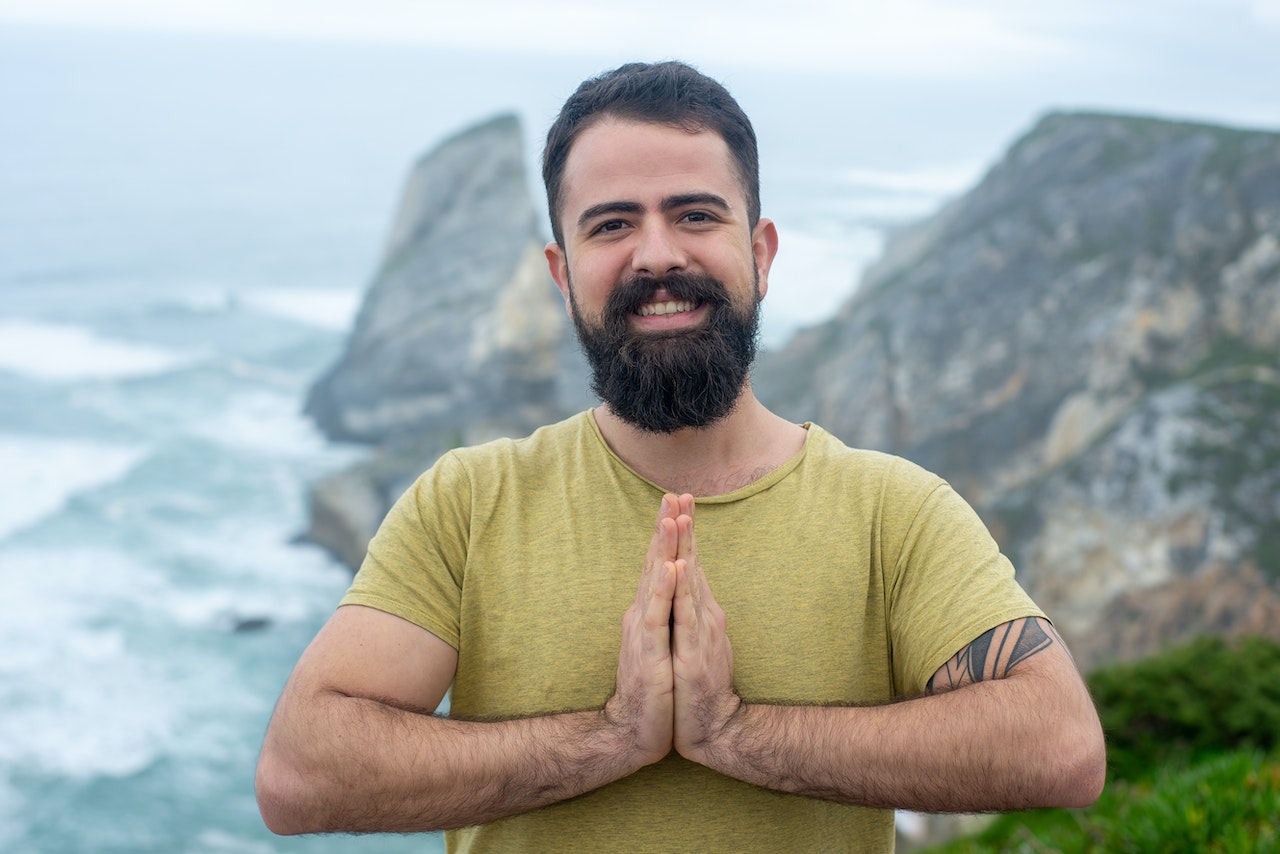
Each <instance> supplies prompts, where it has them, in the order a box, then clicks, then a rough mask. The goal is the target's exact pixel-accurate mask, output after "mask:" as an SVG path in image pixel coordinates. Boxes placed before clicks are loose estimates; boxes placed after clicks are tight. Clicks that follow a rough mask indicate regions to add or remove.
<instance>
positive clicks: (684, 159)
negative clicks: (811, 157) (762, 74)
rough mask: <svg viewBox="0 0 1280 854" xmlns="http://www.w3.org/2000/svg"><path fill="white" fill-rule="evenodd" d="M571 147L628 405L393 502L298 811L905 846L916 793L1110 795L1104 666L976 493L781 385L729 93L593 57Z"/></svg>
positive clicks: (314, 681) (391, 826) (303, 777)
mask: <svg viewBox="0 0 1280 854" xmlns="http://www.w3.org/2000/svg"><path fill="white" fill-rule="evenodd" d="M543 177H544V180H545V182H546V186H547V198H548V204H549V209H550V215H551V222H552V231H553V235H554V240H553V241H552V243H550V244H549V245H548V246H547V249H546V256H547V260H548V264H549V266H550V270H551V275H552V277H553V278H554V279H555V281H556V284H557V285H558V287H559V288H560V291H561V292H562V294H563V295H564V297H565V303H566V308H567V311H568V313H569V315H570V317H571V318H572V319H573V322H574V325H575V328H576V329H577V331H578V335H579V338H580V340H581V342H582V346H583V349H584V351H585V352H586V354H587V356H588V358H589V360H590V362H591V366H592V382H593V387H594V390H595V391H596V393H597V394H598V395H599V397H600V399H601V404H600V406H598V407H596V408H595V409H593V410H591V411H589V412H585V413H581V414H579V415H577V416H575V417H573V418H570V419H568V420H566V421H564V422H561V423H559V424H554V425H551V426H548V427H544V428H542V429H540V430H538V431H536V432H535V433H534V434H533V435H531V436H529V437H527V438H524V439H520V440H515V441H512V440H502V441H498V442H494V443H490V444H488V445H483V446H480V447H475V448H465V449H459V450H456V451H452V452H450V453H449V454H446V455H445V456H444V457H442V458H441V459H440V460H439V461H438V462H437V463H436V464H435V465H434V466H433V467H432V468H431V469H430V470H429V471H427V472H426V473H424V474H423V475H422V477H421V478H419V479H418V481H417V482H416V483H415V484H414V486H413V487H412V488H411V489H409V491H408V492H407V493H406V494H405V495H404V496H403V497H402V498H401V499H400V501H399V502H398V503H397V504H396V506H395V507H394V508H393V509H392V510H391V512H390V513H389V514H388V516H387V519H386V520H385V522H384V523H383V526H382V528H381V529H380V530H379V532H378V534H377V536H376V537H375V539H374V540H373V542H372V543H371V544H370V547H369V554H368V556H367V558H366V560H365V562H364V564H363V566H362V567H361V569H360V572H359V574H358V575H357V576H356V578H355V580H354V582H353V583H352V586H351V589H350V590H349V591H348V593H347V595H346V597H345V598H344V599H343V602H342V604H341V606H340V607H339V608H338V610H337V611H336V612H335V614H334V615H333V617H332V618H331V619H330V621H329V622H328V624H327V625H326V626H325V627H324V629H322V630H321V632H320V633H319V635H318V636H317V637H316V639H315V641H313V643H312V644H311V646H310V647H309V648H308V649H307V651H306V653H305V654H304V655H303V657H302V659H301V660H300V661H299V663H298V666H297V668H296V669H295V671H294V674H293V676H292V677H291V678H290V680H289V683H288V684H287V685H286V687H285V689H284V693H283V695H282V697H281V700H280V703H279V705H278V706H277V709H276V712H275V714H274V716H273V719H272V722H271V725H270V727H269V729H268V732H267V737H266V741H265V743H264V746H263V751H262V755H261V758H260V761H259V767H258V779H257V789H258V798H259V804H260V806H261V809H262V813H263V816H264V818H265V820H266V822H267V824H268V826H269V827H271V829H272V830H274V831H276V832H278V833H314V832H326V831H346V832H366V831H397V832H414V831H424V830H434V829H440V828H445V829H448V830H449V832H448V833H447V834H446V837H447V840H448V845H449V848H450V850H453V851H552V850H554V851H591V852H599V851H628V852H636V851H670V850H688V851H768V852H777V851H791V850H805V851H809V850H812V851H859V852H866V851H877V852H881V851H891V850H892V849H893V809H894V808H906V809H912V810H921V811H966V812H968V811H978V810H999V809H1011V808H1025V807H1036V806H1049V805H1063V806H1081V805H1085V804H1088V803H1091V802H1092V801H1093V800H1094V799H1095V798H1096V797H1097V795H1098V793H1099V792H1100V790H1101V787H1102V784H1103V777H1104V766H1105V756H1104V750H1103V743H1102V736H1101V730H1100V727H1099V724H1098V719H1097V716H1096V714H1095V712H1094V709H1093V705H1092V703H1091V701H1090V698H1089V695H1088V692H1087V690H1086V689H1085V687H1084V685H1083V682H1082V680H1081V679H1080V676H1079V674H1078V672H1077V670H1076V668H1075V666H1074V664H1073V663H1072V660H1071V657H1070V655H1069V653H1068V652H1067V649H1066V647H1065V646H1064V645H1063V643H1062V641H1061V639H1060V638H1059V637H1058V635H1057V634H1056V632H1055V631H1054V629H1053V627H1052V626H1051V624H1050V623H1049V622H1048V621H1047V619H1046V618H1045V615H1044V613H1043V612H1042V611H1041V610H1040V609H1039V608H1038V607H1036V605H1035V604H1034V603H1033V602H1031V600H1030V599H1029V598H1028V597H1027V596H1026V594H1025V593H1024V592H1023V591H1022V590H1021V588H1020V587H1019V586H1018V585H1017V584H1016V582H1015V581H1014V577H1013V568H1012V567H1011V566H1010V565H1009V562H1008V561H1007V560H1006V559H1005V558H1004V557H1003V556H1002V555H1001V554H1000V552H999V549H998V548H997V546H996V544H995V543H994V542H993V541H992V539H991V537H990V535H989V534H988V533H987V531H986V530H985V528H984V527H983V526H982V524H981V523H980V522H979V521H978V519H977V517H976V515H975V514H974V513H973V511H972V510H971V509H970V508H969V507H968V506H967V505H966V504H965V503H964V502H963V501H962V500H961V499H960V498H959V497H958V496H957V495H956V494H955V493H954V492H953V491H952V490H951V489H950V488H949V487H948V485H947V484H946V483H945V482H943V481H942V480H941V479H939V478H937V477H936V476H934V475H931V474H929V473H927V472H925V471H923V470H921V469H919V468H918V467H916V466H914V465H912V464H911V463H909V462H907V461H905V460H902V459H899V458H896V457H892V456H888V455H885V454H879V453H874V452H869V451H860V450H855V449H851V448H848V447H846V446H845V445H844V444H842V443H841V442H840V441H839V440H837V439H835V438H834V437H833V436H832V435H830V434H829V433H826V432H825V431H823V430H822V429H821V428H820V427H819V426H817V425H815V424H793V423H791V422H788V421H786V420H784V419H782V418H780V417H778V416H777V415H775V414H774V413H772V412H770V411H769V410H768V409H766V408H765V407H764V406H763V405H762V404H761V403H760V402H759V401H758V400H757V399H756V397H755V396H754V394H753V393H752V391H751V385H750V377H749V368H750V365H751V362H752V359H753V357H754V355H755V343H756V335H757V318H758V306H759V303H760V301H761V300H762V299H763V298H764V297H765V295H766V294H767V292H768V287H769V269H770V266H771V264H772V262H773V258H774V255H775V253H776V252H777V248H778V235H777V229H776V228H775V226H774V224H773V223H772V222H770V221H769V220H768V219H766V218H762V217H761V216H760V203H759V179H758V166H757V154H756V142H755V134H754V131H753V130H752V128H751V124H750V122H749V121H748V119H747V117H746V116H745V115H744V114H743V113H742V111H741V109H740V108H739V107H738V105H737V103H736V102H735V101H734V100H733V98H732V97H731V96H730V95H729V93H728V92H726V91H725V90H724V88H723V87H722V86H721V85H720V84H718V83H716V82H715V81H713V80H710V79H709V78H707V77H705V76H703V75H702V74H700V73H698V72H696V71H695V70H693V69H692V68H689V67H688V66H686V65H683V64H680V63H659V64H656V65H641V64H631V65H625V66H622V67H621V68H618V69H616V70H615V71H612V72H609V73H607V74H604V75H602V76H600V77H598V78H593V79H591V80H588V81H586V82H585V83H583V84H582V86H580V87H579V89H578V90H577V91H576V92H575V93H574V95H573V96H572V97H570V99H569V100H568V102H566V104H565V106H564V108H563V109H562V111H561V113H560V116H559V118H558V119H557V121H556V122H555V124H554V125H553V127H552V128H551V131H550V132H549V134H548V139H547V147H546V152H545V155H544V166H543ZM695 496H696V498H695ZM695 505H696V508H697V510H696V518H697V522H696V532H697V533H696V536H695V521H694V520H695ZM450 687H452V693H451V703H450V714H449V716H448V717H443V716H435V715H433V714H432V712H433V711H434V710H435V709H436V707H437V705H438V704H439V703H440V701H441V699H442V698H443V697H444V695H445V692H446V690H449V689H450Z"/></svg>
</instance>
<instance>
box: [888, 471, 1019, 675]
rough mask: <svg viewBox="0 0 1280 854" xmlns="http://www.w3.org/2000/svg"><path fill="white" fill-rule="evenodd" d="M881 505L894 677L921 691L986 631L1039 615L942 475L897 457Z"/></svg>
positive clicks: (996, 548)
mask: <svg viewBox="0 0 1280 854" xmlns="http://www.w3.org/2000/svg"><path fill="white" fill-rule="evenodd" d="M884 502H885V503H884V510H883V511H882V514H883V515H882V523H881V524H882V532H881V533H882V545H883V547H884V548H883V552H882V566H881V570H882V571H883V572H884V573H885V574H886V589H887V591H888V598H889V632H890V642H891V643H892V645H893V662H894V665H893V666H894V674H893V675H894V682H895V684H896V686H897V690H898V693H899V694H900V695H902V696H910V695H916V694H920V693H921V692H923V691H924V688H925V685H926V684H927V683H928V681H929V679H930V677H932V676H933V674H934V673H935V672H936V671H937V669H938V668H939V667H941V666H942V665H943V664H944V663H945V662H946V661H947V660H948V659H950V658H951V657H952V656H954V655H955V654H956V653H957V652H959V651H960V650H961V649H962V648H963V647H964V646H966V645H967V644H968V643H969V642H971V641H973V640H974V639H975V638H977V637H978V636H979V635H981V634H982V633H983V632H986V631H987V630H989V629H992V628H994V627H996V626H998V625H1000V624H1001V623H1006V622H1008V621H1010V620H1016V619H1018V618H1021V617H1029V616H1037V617H1043V616H1044V612H1043V611H1041V610H1040V609H1039V608H1038V607H1037V606H1036V604H1035V603H1034V602H1033V601H1032V600H1031V597H1029V596H1028V595H1027V594H1026V592H1025V591H1024V590H1023V589H1022V587H1021V586H1019V584H1018V582H1017V581H1016V580H1015V579H1014V569H1013V564H1011V563H1010V562H1009V560H1008V558H1006V557H1005V556H1004V555H1003V554H1001V552H1000V548H999V546H998V545H997V544H996V542H995V540H994V538H993V537H992V536H991V534H990V532H989V531H988V530H987V527H986V526H985V525H984V524H983V523H982V520H981V519H979V518H978V514H977V513H975V512H974V510H973V508H972V507H970V506H969V505H968V503H966V502H965V501H964V499H963V498H961V497H960V496H959V495H958V494H957V493H956V492H955V490H954V489H952V488H951V486H950V485H949V484H948V483H947V482H946V481H944V480H942V479H941V478H938V477H936V476H934V475H931V474H928V473H927V472H925V471H924V470H922V469H919V468H918V467H916V466H914V465H912V464H910V463H907V462H905V461H899V463H898V465H896V466H894V467H893V469H892V470H891V472H890V479H889V480H888V481H886V486H885V492H884Z"/></svg>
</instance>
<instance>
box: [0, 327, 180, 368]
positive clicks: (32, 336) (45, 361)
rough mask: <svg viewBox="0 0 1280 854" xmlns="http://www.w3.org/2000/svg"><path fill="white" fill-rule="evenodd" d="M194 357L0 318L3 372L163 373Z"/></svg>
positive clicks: (70, 329) (73, 329) (0, 365)
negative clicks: (0, 319)
mask: <svg viewBox="0 0 1280 854" xmlns="http://www.w3.org/2000/svg"><path fill="white" fill-rule="evenodd" d="M193 358H194V357H193V355H192V354H188V353H178V352H174V351H172V350H163V349H160V348H158V347H152V346H149V345H145V344H135V343H131V342H127V341H117V340H112V339H109V338H103V337H101V336H99V335H97V334H96V333H94V332H92V331H91V330H88V329H84V328H82V327H79V326H69V325H65V324H56V323H45V322H41V321H28V320H5V321H0V370H5V371H12V372H13V373H17V374H22V375H24V376H28V377H33V378H35V379H39V380H53V381H69V380H84V379H115V378H123V377H135V376H145V375H148V374H157V373H163V372H165V371H169V370H172V369H173V368H175V367H179V366H181V365H184V364H188V363H190V362H191V361H192V360H193Z"/></svg>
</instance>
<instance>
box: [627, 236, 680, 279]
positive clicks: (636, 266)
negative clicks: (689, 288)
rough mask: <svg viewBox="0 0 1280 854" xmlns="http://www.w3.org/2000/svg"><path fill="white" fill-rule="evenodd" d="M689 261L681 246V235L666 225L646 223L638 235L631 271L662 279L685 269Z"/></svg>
mask: <svg viewBox="0 0 1280 854" xmlns="http://www.w3.org/2000/svg"><path fill="white" fill-rule="evenodd" d="M688 264H689V259H688V257H687V256H686V254H685V251H684V248H683V247H682V246H681V245H680V240H679V235H677V234H676V233H675V231H674V230H673V229H672V228H671V227H670V226H669V225H668V224H666V223H646V224H645V225H644V226H643V227H642V228H641V229H640V230H639V234H638V235H637V240H636V245H635V252H634V253H633V254H632V256H631V271H632V272H633V273H636V274H647V275H650V276H652V277H654V278H658V279H660V278H662V277H663V276H665V275H667V274H668V273H673V272H676V271H679V270H683V269H685V267H687V266H688Z"/></svg>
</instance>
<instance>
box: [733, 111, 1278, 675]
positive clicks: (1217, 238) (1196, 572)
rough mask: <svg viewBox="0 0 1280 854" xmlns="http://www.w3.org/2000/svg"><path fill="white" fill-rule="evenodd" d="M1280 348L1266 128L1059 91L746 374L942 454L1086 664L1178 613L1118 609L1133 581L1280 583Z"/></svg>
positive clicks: (1193, 587) (1149, 584) (1161, 637)
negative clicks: (1031, 122)
mask: <svg viewBox="0 0 1280 854" xmlns="http://www.w3.org/2000/svg"><path fill="white" fill-rule="evenodd" d="M1277 368H1280V135H1277V134H1275V133H1266V132H1251V131H1242V130H1233V129H1227V128H1221V127H1211V126H1207V125H1198V124H1189V123H1181V122H1170V121H1160V120H1154V119H1144V118H1134V117H1125V116H1110V115H1096V114H1052V115H1049V116H1046V117H1045V118H1044V119H1042V120H1041V121H1040V122H1039V123H1038V124H1037V125H1036V126H1035V127H1034V128H1033V129H1032V130H1031V131H1030V132H1029V133H1028V134H1027V135H1026V136H1025V137H1023V138H1022V139H1021V140H1019V141H1018V142H1017V143H1016V144H1015V145H1014V146H1013V147H1012V148H1011V150H1010V151H1009V152H1008V154H1007V155H1006V156H1005V157H1004V158H1003V159H1002V160H1001V161H1000V162H999V163H997V164H996V165H995V166H994V167H993V168H992V169H991V170H990V172H989V173H988V174H987V175H986V177H985V178H984V179H983V180H982V181H981V182H980V184H979V185H978V186H977V187H975V188H974V189H973V190H971V191H970V192H968V193H966V194H965V195H964V196H962V197H961V198H959V199H957V200H955V201H954V202H952V203H951V204H949V205H948V206H947V207H946V208H944V209H943V210H942V211H941V212H940V213H939V214H938V215H936V216H935V217H933V218H931V219H929V220H927V221H925V222H923V223H921V224H919V225H918V226H915V227H913V228H911V229H909V230H907V231H905V232H903V233H901V234H898V235H896V236H894V237H893V238H892V239H891V240H890V241H889V243H888V245H887V247H886V251H885V253H884V256H883V258H882V259H881V260H880V261H879V262H878V263H877V264H876V265H875V266H874V267H872V268H871V269H870V270H869V271H868V272H867V274H866V276H865V277H864V279H863V282H862V285H861V288H860V290H859V291H858V293H857V294H855V296H854V297H853V298H852V299H851V300H850V301H849V302H848V303H847V304H845V305H844V306H843V307H842V308H841V310H840V312H839V314H838V316H837V317H836V318H834V319H833V320H831V321H829V322H827V323H824V324H820V325H818V326H815V327H813V328H810V329H808V330H805V331H804V332H803V333H802V334H800V335H798V336H796V338H795V339H794V340H793V341H791V342H790V343H789V344H788V346H786V347H785V348H783V349H782V350H781V351H779V352H777V353H774V354H768V355H767V356H766V358H765V359H764V360H763V361H762V363H761V365H760V366H759V368H758V370H757V371H756V375H755V376H756V382H755V385H756V390H757V392H758V393H759V394H760V396H761V397H762V399H764V400H765V402H766V403H768V404H770V405H771V406H773V407H774V408H776V409H777V410H778V411H779V412H781V413H782V414H784V415H787V416H789V417H792V418H796V419H803V418H812V419H814V420H816V421H818V422H820V423H822V424H823V425H824V426H825V427H827V429H829V430H831V431H832V432H834V433H836V434H837V435H839V436H840V437H841V438H843V439H844V440H845V441H846V442H849V443H850V444H855V445H862V446H864V447H874V448H879V449H883V450H887V451H890V452H893V453H898V454H901V455H903V456H906V457H908V458H910V459H913V460H916V461H917V462H919V463H921V464H922V465H925V466H926V467H928V468H930V469H932V470H934V471H936V472H938V473H939V474H941V475H943V476H944V477H946V478H948V479H949V480H950V481H951V482H952V483H953V484H954V485H955V486H956V487H957V489H958V490H959V491H960V492H961V493H962V494H964V495H965V496H966V497H967V498H968V499H969V500H970V501H971V502H973V503H974V504H975V506H976V507H977V509H978V510H979V512H980V513H981V514H982V515H983V516H984V517H985V518H986V519H987V521H988V523H989V524H990V525H991V526H992V528H993V530H994V531H995V533H996V534H997V538H998V539H999V540H1000V541H1001V543H1002V546H1003V547H1004V548H1005V550H1006V551H1007V552H1008V553H1009V554H1010V556H1011V557H1012V558H1013V560H1014V562H1015V564H1016V565H1017V566H1018V567H1019V572H1020V577H1021V579H1022V581H1023V583H1024V584H1025V585H1026V586H1027V588H1028V589H1029V591H1030V592H1031V593H1032V595H1033V596H1035V597H1036V598H1037V600H1039V601H1040V602H1041V604H1042V605H1043V606H1044V607H1045V608H1046V609H1047V610H1049V611H1050V613H1052V614H1053V615H1054V616H1055V618H1056V620H1057V622H1058V625H1059V628H1060V629H1061V630H1062V632H1063V634H1064V635H1065V636H1066V637H1067V639H1068V641H1069V642H1070V643H1071V645H1072V647H1073V649H1074V650H1075V651H1076V653H1077V657H1078V658H1079V659H1081V662H1082V663H1083V664H1086V665H1093V664H1098V663H1102V662H1105V661H1109V660H1113V659H1116V658H1130V657H1134V656H1137V655H1142V654H1147V653H1149V652H1151V651H1153V650H1154V649H1155V648H1157V647H1158V646H1159V644H1160V643H1161V642H1162V641H1166V640H1174V639H1176V638H1177V637H1181V636H1182V634H1181V633H1178V632H1174V631H1172V625H1171V623H1170V622H1169V621H1168V620H1164V619H1160V618H1158V617H1156V616H1154V615H1150V614H1148V615H1147V616H1148V617H1150V620H1149V622H1150V624H1151V625H1152V626H1161V627H1164V629H1155V628H1153V629H1152V630H1151V631H1150V632H1147V633H1146V634H1142V636H1141V637H1140V638H1139V637H1137V635H1135V634H1134V633H1133V632H1129V633H1127V634H1126V633H1124V632H1116V631H1110V630H1109V628H1110V626H1109V623H1108V621H1109V620H1111V619H1112V618H1113V616H1114V615H1115V614H1116V613H1117V611H1116V610H1115V608H1121V610H1123V611H1124V613H1134V608H1135V607H1136V606H1135V605H1133V603H1134V602H1137V601H1140V600H1141V599H1142V597H1143V595H1144V593H1145V592H1150V593H1151V595H1152V597H1153V599H1152V601H1153V602H1158V603H1160V604H1159V606H1158V607H1159V608H1162V609H1164V608H1174V609H1182V611H1186V610H1187V609H1191V610H1194V609H1195V608H1197V607H1199V605H1200V604H1201V603H1197V602H1196V601H1195V600H1194V599H1193V598H1190V597H1194V596H1198V595H1200V594H1201V593H1202V592H1203V590H1204V589H1205V587H1204V584H1203V583H1202V582H1201V581H1200V580H1199V579H1201V578H1206V577H1212V578H1214V579H1217V583H1219V584H1228V582H1229V581H1230V582H1231V583H1234V581H1233V580H1234V579H1236V578H1237V577H1240V578H1243V577H1244V576H1245V575H1248V576H1249V577H1250V578H1254V579H1255V580H1254V581H1250V582H1248V584H1247V585H1246V587H1245V588H1242V589H1247V590H1248V591H1249V593H1248V595H1249V597H1251V598H1252V599H1253V601H1255V602H1258V603H1262V604H1260V605H1259V607H1261V608H1263V610H1266V609H1268V608H1274V607H1275V606H1276V605H1277V604H1280V593H1278V592H1277V584H1276V582H1277V579H1278V578H1280V543H1278V541H1277V537H1278V536H1280V534H1277V531H1276V528H1275V520H1276V519H1277V518H1280V384H1278V383H1277V377H1278V374H1277ZM806 378H808V379H806ZM1259 579H1260V580H1259ZM1157 592H1158V595H1157ZM1242 597H1243V594H1241V597H1238V598H1242ZM1175 602H1176V604H1174V603H1175ZM1114 603H1129V604H1127V605H1124V606H1123V608H1122V607H1121V605H1119V604H1114ZM1113 605H1114V607H1113ZM1152 607H1156V606H1155V605H1153V606H1152ZM1236 611H1240V609H1235V610H1233V609H1231V608H1224V609H1222V610H1221V613H1220V615H1219V618H1215V619H1213V620H1205V621H1198V622H1195V623H1194V624H1195V625H1197V626H1202V627H1203V628H1204V629H1205V630H1206V631H1208V630H1213V631H1216V632H1221V633H1229V632H1230V631H1232V630H1234V629H1233V628H1232V627H1233V626H1234V627H1236V628H1238V629H1241V630H1243V627H1245V626H1248V627H1249V628H1250V630H1256V629H1258V628H1260V627H1262V624H1261V623H1260V622H1259V621H1258V620H1256V619H1253V618H1249V619H1244V618H1243V617H1242V619H1241V620H1240V621H1233V620H1231V619H1228V618H1227V617H1225V616H1222V615H1226V614H1230V613H1236ZM1240 613H1243V611H1240ZM1276 625H1277V624H1275V623H1273V624H1272V625H1271V626H1270V627H1269V628H1267V632H1268V633H1269V634H1271V635H1273V636H1280V631H1278V630H1277V628H1276ZM1165 629H1168V631H1166V630H1165ZM1139 634H1141V633H1139Z"/></svg>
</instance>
